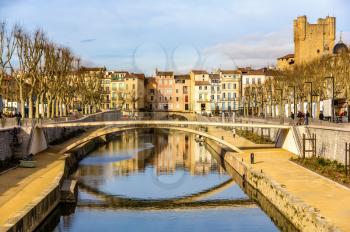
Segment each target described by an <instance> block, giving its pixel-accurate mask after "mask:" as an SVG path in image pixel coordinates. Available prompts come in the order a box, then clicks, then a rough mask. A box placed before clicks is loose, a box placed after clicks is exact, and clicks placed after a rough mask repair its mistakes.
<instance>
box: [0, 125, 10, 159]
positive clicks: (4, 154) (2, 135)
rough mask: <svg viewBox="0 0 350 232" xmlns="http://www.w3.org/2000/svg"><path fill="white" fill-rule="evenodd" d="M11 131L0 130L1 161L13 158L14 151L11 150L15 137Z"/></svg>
mask: <svg viewBox="0 0 350 232" xmlns="http://www.w3.org/2000/svg"><path fill="white" fill-rule="evenodd" d="M11 130H13V128H11V129H1V130H0V161H4V160H6V159H9V158H11V157H12V156H13V149H12V148H11V144H12V139H13V136H12V135H11V134H10V133H11Z"/></svg>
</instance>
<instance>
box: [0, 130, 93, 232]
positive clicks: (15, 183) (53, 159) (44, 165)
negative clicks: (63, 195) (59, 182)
mask: <svg viewBox="0 0 350 232" xmlns="http://www.w3.org/2000/svg"><path fill="white" fill-rule="evenodd" d="M90 133H91V132H86V133H84V134H83V135H81V136H88V135H89V134H90ZM79 139H80V136H79V137H76V138H72V139H70V140H68V141H66V142H65V143H62V144H60V145H56V146H53V147H52V148H49V149H47V150H46V151H44V152H41V153H39V154H37V155H35V160H36V161H37V167H36V168H16V169H14V170H11V171H9V172H7V173H5V174H2V175H0V231H2V229H1V228H2V226H3V225H4V224H5V223H6V222H7V221H8V220H9V219H11V218H13V217H15V216H16V215H18V214H20V213H21V212H22V211H23V210H25V209H26V207H30V204H31V203H32V202H35V200H36V199H37V198H39V197H40V196H41V195H42V193H43V192H44V191H45V190H46V189H48V187H50V186H51V185H52V184H55V183H56V178H57V177H58V176H60V175H61V174H62V173H63V170H64V160H65V159H64V155H63V154H62V153H61V154H60V153H59V151H61V150H62V149H64V148H65V147H67V146H68V145H70V144H72V143H74V142H76V141H77V140H79Z"/></svg>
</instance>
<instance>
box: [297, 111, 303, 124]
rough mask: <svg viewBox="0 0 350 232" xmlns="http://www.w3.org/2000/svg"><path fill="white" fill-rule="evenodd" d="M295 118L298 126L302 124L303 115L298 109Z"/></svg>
mask: <svg viewBox="0 0 350 232" xmlns="http://www.w3.org/2000/svg"><path fill="white" fill-rule="evenodd" d="M297 118H298V122H297V126H298V125H301V124H302V122H303V118H304V115H303V113H302V112H301V111H298V114H297Z"/></svg>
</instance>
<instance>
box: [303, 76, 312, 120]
mask: <svg viewBox="0 0 350 232" xmlns="http://www.w3.org/2000/svg"><path fill="white" fill-rule="evenodd" d="M304 83H305V84H310V87H311V89H310V115H311V118H312V81H305V82H304Z"/></svg>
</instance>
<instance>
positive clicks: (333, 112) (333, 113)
mask: <svg viewBox="0 0 350 232" xmlns="http://www.w3.org/2000/svg"><path fill="white" fill-rule="evenodd" d="M325 79H332V121H334V120H335V109H334V77H333V76H330V77H325Z"/></svg>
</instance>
